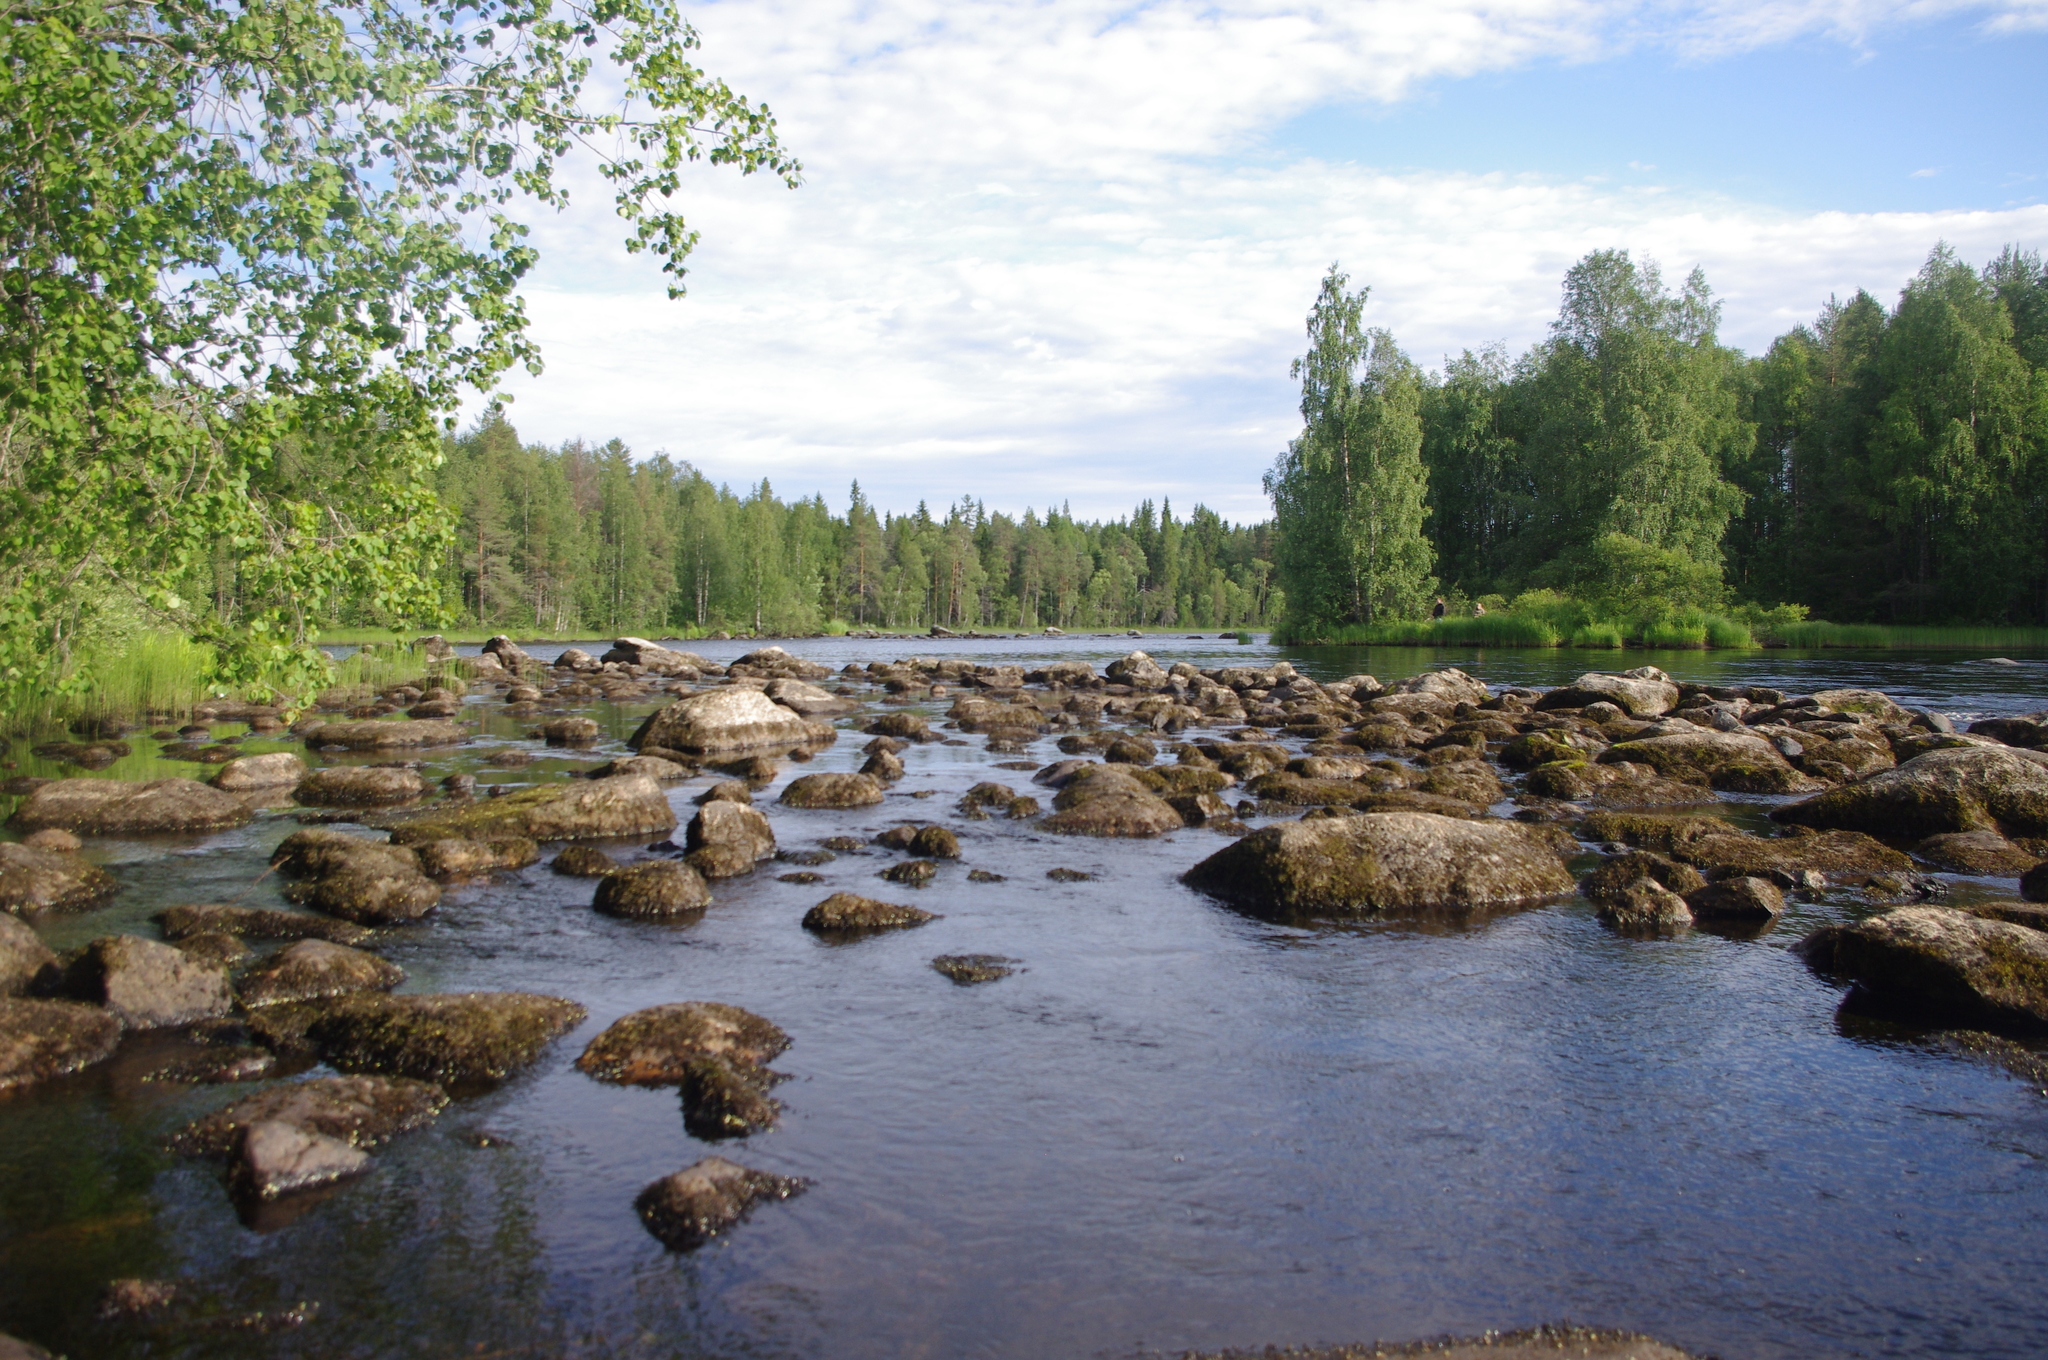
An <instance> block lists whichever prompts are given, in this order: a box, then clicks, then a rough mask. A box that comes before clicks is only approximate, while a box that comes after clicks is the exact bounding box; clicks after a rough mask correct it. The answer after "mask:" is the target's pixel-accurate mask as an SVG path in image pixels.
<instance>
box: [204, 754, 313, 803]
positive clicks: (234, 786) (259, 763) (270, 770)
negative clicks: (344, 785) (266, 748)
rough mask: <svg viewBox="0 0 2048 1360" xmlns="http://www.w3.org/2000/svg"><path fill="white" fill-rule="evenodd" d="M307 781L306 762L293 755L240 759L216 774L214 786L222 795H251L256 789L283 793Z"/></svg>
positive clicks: (226, 765) (270, 755)
mask: <svg viewBox="0 0 2048 1360" xmlns="http://www.w3.org/2000/svg"><path fill="white" fill-rule="evenodd" d="M305 777H306V762H305V761H303V760H300V759H299V758H298V757H297V756H295V755H293V754H292V753H291V752H290V751H272V752H270V753H268V754H267V755H260V756H239V757H237V758H236V759H234V760H230V761H229V762H228V763H227V764H225V765H223V766H221V767H220V769H219V770H217V771H215V772H214V776H213V786H214V787H215V788H217V789H219V790H221V791H222V792H223V793H249V792H252V791H254V790H257V789H281V788H288V787H291V786H293V785H296V784H298V783H299V782H300V781H301V780H303V779H304V778H305Z"/></svg>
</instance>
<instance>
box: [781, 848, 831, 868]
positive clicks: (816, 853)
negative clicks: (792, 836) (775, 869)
mask: <svg viewBox="0 0 2048 1360" xmlns="http://www.w3.org/2000/svg"><path fill="white" fill-rule="evenodd" d="M838 858H839V856H837V855H835V854H833V853H832V852H831V851H830V850H778V851H776V852H775V859H776V862H777V863H780V864H807V865H812V866H816V865H820V864H830V863H832V862H833V861H834V860H836V859H838Z"/></svg>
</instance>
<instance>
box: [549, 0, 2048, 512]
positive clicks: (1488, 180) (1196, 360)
mask: <svg viewBox="0 0 2048 1360" xmlns="http://www.w3.org/2000/svg"><path fill="white" fill-rule="evenodd" d="M1937 8H1938V9H1941V10H1943V11H1944V12H1950V11H1955V10H1958V9H1968V10H1969V11H1970V12H1972V13H1987V12H1989V11H1990V9H1991V7H1984V6H1976V7H1964V6H1931V5H1927V4H1888V5H1887V4H1857V3H1854V0H1841V3H1836V4H1831V5H1818V4H1776V5H1772V4H1766V5H1760V6H1745V7H1741V8H1740V11H1739V12H1738V11H1737V9H1736V8H1735V7H1732V6H1713V5H1709V6H1704V7H1702V6H1694V7H1690V8H1686V9H1680V8H1678V7H1669V6H1657V7H1651V8H1648V9H1643V8H1628V7H1622V6H1616V5H1609V4H1601V3H1594V2H1592V0H1502V3H1498V4H1481V3H1471V0H1467V2H1466V3H1463V4H1452V5H1434V4H1422V3H1413V2H1412V0H1377V2H1376V3H1373V2H1369V3H1363V4H1356V5H1345V6H1341V7H1331V8H1329V9H1327V10H1318V9H1310V8H1289V7H1284V6H1280V5H1267V4H1259V3H1238V4H1234V5H1223V6H1215V5H1197V4H1191V3H1184V2H1182V0H1165V2H1164V3H1160V4H1156V5H1151V6H1146V7H1142V8H1137V9H1128V10H1126V9H1120V8H1118V7H1116V6H1112V5H1104V4H1092V3H1086V2H1085V0H1080V2H1077V0H1060V2H1059V3H1049V4H1040V3H1023V2H1022V0H1018V2H1017V3H1009V2H1008V0H999V2H997V3H979V4H962V3H948V4H944V5H939V4H933V3H929V0H876V2H875V3H851V2H850V0H775V2H773V3H766V4H749V5H745V6H738V5H715V6H712V7H710V8H709V9H706V10H703V11H701V12H698V13H696V14H695V15H694V18H695V19H696V22H697V23H698V26H699V28H700V29H701V30H702V31H703V33H704V35H705V46H706V51H705V64H706V65H707V66H709V67H710V68H711V69H713V70H716V71H718V72H719V74H720V75H722V76H725V77H726V78H728V79H729V80H731V81H732V83H733V84H734V85H735V86H736V87H737V88H739V89H741V90H744V91H746V92H748V93H749V94H752V95H755V96H757V97H765V98H766V99H767V100H768V101H769V102H770V103H771V104H772V105H773V106H774V108H775V110H776V113H777V114H778V116H779V118H780V119H781V121H782V125H783V128H784V132H785V135H786V137H787V138H788V140H789V141H790V143H791V144H792V145H793V146H794V147H796V148H797V150H798V152H799V154H800V155H802V156H803V158H804V160H805V162H806V165H807V177H808V183H807V184H806V186H805V187H804V188H803V189H802V190H800V191H798V192H796V193H789V192H787V191H785V190H783V189H781V188H780V187H779V186H777V185H775V184H773V183H770V182H767V181H764V180H741V179H739V178H737V177H735V176H732V175H730V174H726V173H719V172H707V173H705V174H702V175H695V176H692V181H691V184H690V186H689V194H690V196H689V197H688V198H687V199H686V202H687V203H688V204H689V205H690V210H691V213H692V216H693V220H694V224H695V225H697V226H698V227H700V228H701V229H702V231H703V233H704V237H703V239H704V244H703V246H702V247H701V248H700V251H699V255H698V257H697V259H696V260H695V262H694V264H693V270H692V275H691V296H690V298H689V299H688V300H686V301H683V302H679V303H670V302H668V301H667V300H666V299H665V298H664V296H663V294H662V291H661V288H660V285H659V281H658V280H657V278H656V277H655V274H654V270H653V269H652V267H651V266H650V265H648V264H647V263H646V261H645V260H644V259H637V260H629V259H628V258H627V257H625V256H624V255H623V253H622V252H620V251H619V250H618V249H617V247H616V245H615V244H613V242H614V238H615V236H616V228H615V226H614V225H613V224H612V223H610V222H609V221H607V220H605V219H604V218H603V217H602V215H601V214H600V213H598V212H597V211H595V210H586V211H585V212H583V213H580V214H577V215H574V216H571V217H566V218H548V219H545V220H539V221H536V224H535V225H536V240H537V242H538V243H539V244H540V245H541V247H542V250H543V261H544V263H543V265H542V268H541V270H540V271H539V273H538V275H537V277H536V280H535V287H534V289H533V291H532V294H531V310H532V313H533V316H534V319H535V331H536V334H537V336H538V338H539V339H540V341H541V343H542V345H543V347H544V349H545V351H546V354H547V359H548V366H549V367H548V372H547V374H546V376H545V377H543V378H542V379H539V380H537V381H535V380H526V379H523V378H522V379H521V380H520V381H518V382H515V383H513V384H511V387H512V390H513V391H515V392H516V393H517V394H518V396H519V401H518V404H517V406H516V407H515V409H514V419H515V421H517V423H518V424H519V425H520V427H521V429H522V432H523V433H525V434H526V435H527V436H528V437H530V438H542V439H546V440H549V441H555V440H559V439H564V438H569V437H575V436H587V437H591V438H595V439H602V438H607V437H610V436H611V435H614V434H617V435H619V436H620V437H622V438H624V439H626V440H627V442H629V443H630V444H632V445H633V446H634V447H635V448H636V449H637V450H639V451H641V452H652V451H653V450H655V449H656V448H665V449H667V450H668V451H669V452H671V453H673V454H675V455H676V456H679V457H685V458H689V459H691V460H692V461H693V462H696V463H697V464H698V465H699V466H701V467H703V468H704V469H705V470H706V471H707V472H708V473H710V474H711V475H713V476H715V477H718V478H720V479H725V480H731V481H733V482H735V483H738V482H746V481H751V480H753V479H755V478H757V477H760V476H763V475H766V476H768V477H770V478H772V479H773V480H774V481H775V483H776V485H777V487H778V489H779V490H781V491H782V492H784V493H808V492H810V491H812V490H824V491H826V492H827V494H828V495H829V496H831V497H832V498H833V499H834V500H835V501H838V500H840V499H842V498H843V495H844V491H845V486H846V483H847V482H848V481H849V480H850V479H851V478H853V477H855V476H858V477H859V478H860V479H861V481H862V483H863V486H864V487H866V488H867V489H869V490H870V491H871V493H873V494H874V495H875V498H876V499H877V501H878V502H879V503H880V504H882V505H885V506H893V507H896V508H906V507H908V506H909V505H911V504H913V503H914V502H915V501H916V500H917V499H919V498H921V497H923V498H929V499H931V500H933V501H934V502H942V501H945V500H948V499H950V498H953V497H957V496H958V495H961V494H963V493H970V492H971V493H977V494H981V495H984V496H986V497H987V498H988V499H989V501H990V502H991V503H992V504H998V505H1001V506H1004V507H1006V508H1012V509H1015V508H1020V507H1021V506H1023V505H1024V504H1027V503H1028V504H1032V505H1043V504H1046V503H1048V502H1057V501H1062V500H1070V501H1072V503H1073V504H1074V508H1075V509H1076V510H1077V511H1082V512H1085V513H1089V514H1100V513H1119V512H1121V511H1122V510H1125V509H1128V507H1129V506H1130V505H1131V504H1132V503H1133V502H1134V501H1135V500H1137V499H1138V498H1139V497H1141V496H1146V495H1150V496H1153V497H1157V496H1160V495H1168V496H1171V498H1172V499H1173V500H1174V501H1175V503H1176V504H1177V505H1178V506H1179V507H1181V508H1182V509H1185V508H1186V507H1187V506H1188V505H1190V504H1191V503H1192V502H1193V501H1195V500H1197V499H1200V500H1205V501H1207V502H1208V503H1209V504H1211V505H1213V506H1215V507H1217V508H1218V509H1220V510H1223V511H1224V512H1225V513H1227V514H1230V515H1232V516H1233V517H1238V518H1250V517H1260V516H1263V515H1264V513H1265V506H1264V501H1263V498H1262V497H1261V495H1260V493H1259V487H1258V476H1259V473H1260V471H1261V470H1262V469H1263V468H1264V467H1265V466H1266V464H1267V463H1268V462H1269V461H1270V459H1271V457H1272V455H1273V454H1274V452H1276V451H1277V450H1278V449H1279V448H1280V447H1281V445H1282V444H1283V443H1284V442H1285V440H1286V439H1287V437H1288V436H1289V434H1290V433H1291V432H1292V426H1293V424H1294V417H1293V410H1292V403H1293V395H1292V392H1291V391H1290V388H1289V384H1288V382H1287V379H1286V365H1287V360H1288V358H1289V356H1290V355H1291V354H1292V353H1293V352H1294V351H1295V350H1296V349H1297V348H1298V343H1299V336H1300V327H1301V318H1302V314H1303V312H1304V311H1305V310H1306V307H1307V304H1308V301H1309V300H1310V298H1311V297H1312V295H1313V293H1314V290H1315V287H1316V282H1317V279H1318V277H1319V276H1320V273H1321V271H1322V269H1323V267H1324V266H1326V265H1327V264H1328V263H1329V262H1330V261H1331V260H1332V259H1341V260H1342V261H1343V263H1344V265H1345V267H1346V268H1347V269H1348V270H1349V271H1350V272H1351V273H1352V275H1353V277H1354V279H1355V280H1356V281H1358V282H1365V283H1371V284H1372V285H1373V286H1374V294H1373V306H1372V309H1371V315H1372V316H1373V319H1374V320H1375V322H1376V323H1377V324H1383V325H1388V326H1391V327H1392V328H1393V329H1394V331H1395V333H1396V334H1397V335H1398V336H1399V337H1400V339H1401V340H1402V342H1403V343H1404V344H1405V345H1406V346H1407V347H1408V348H1409V349H1410V351H1411V352H1413V353H1414V354H1415V355H1416V356H1417V357H1418V358H1419V359H1422V360H1423V361H1424V362H1427V363H1434V362H1435V361H1436V359H1437V358H1438V357H1439V356H1440V355H1441V354H1442V353H1443V352H1444V351H1445V350H1447V349H1455V348H1458V347H1461V346H1464V345H1477V344H1482V343H1485V342H1486V341H1488V340H1492V339H1506V340H1508V341H1509V342H1510V344H1511V345H1513V346H1516V347H1519V346H1521V345H1524V344H1526V343H1528V342H1529V341H1530V340H1533V339H1535V338H1537V337H1539V336H1540V335H1541V334H1542V331H1543V328H1544V326H1545V325H1546V323H1547V322H1548V320H1549V318H1550V316H1551V315H1552V314H1553V312H1554V311H1555V305H1556V289H1557V283H1558V279H1559V277H1560V275H1561V274H1562V273H1563V271H1564V269H1565V268H1566V267H1567V266H1568V265H1569V264H1570V263H1571V262H1572V260H1574V259H1576V258H1577V257H1578V256H1579V255H1581V254H1583V253H1584V252H1585V251H1586V250H1589V249H1592V248H1595V247H1599V246H1607V245H1623V246H1628V247H1630V248H1632V249H1635V250H1637V251H1638V252H1639V253H1643V254H1649V255H1654V256H1657V257H1658V258H1660V259H1661V260H1662V261H1663V262H1664V263H1665V265H1666V266H1667V268H1668V269H1669V270H1671V271H1673V272H1682V271H1683V270H1684V269H1686V268H1689V267H1690V266H1691V265H1692V264H1694V263H1696V262H1697V263H1702V264H1704V265H1705V266H1706V268H1707V271H1708V274H1709V277H1710V278H1711V279H1712V281H1713V282H1714V284H1715V285H1716V287H1717V288H1718V289H1720V290H1721V291H1722V293H1723V295H1724V297H1725V298H1726V301H1727V320H1728V324H1727V330H1728V332H1729V334H1730V336H1731V338H1732V339H1734V340H1735V341H1736V342H1738V343H1742V344H1744V345H1747V346H1751V347H1757V346H1760V345H1761V344H1764V343H1767V342H1768V340H1769V338H1770V336H1771V335H1773V334H1776V333H1777V332H1778V331H1781V330H1783V329H1784V328H1785V327H1786V326H1788V325H1790V324H1792V323H1793V322H1795V321H1798V320H1803V319H1807V318H1808V317H1810V316H1811V314H1812V312H1813V311H1814V310H1815V309H1816V308H1817V307H1818V305H1819V304H1820V303H1821V301H1822V300H1824V299H1825V298H1826V296H1827V295H1828V294H1829V293H1830V292H1845V291H1849V290H1853V289H1854V288H1855V287H1857V286H1859V285H1866V286H1871V287H1873V288H1880V289H1891V288H1895V287H1896V286H1897V284H1898V283H1900V282H1902V281H1903V280H1904V278H1905V277H1906V276H1907V275H1909V274H1910V273H1911V272H1912V270H1913V269H1915V268H1917V266H1918V264H1919V262H1920V260H1921V259H1922V258H1923V257H1924V255H1925V254H1926V251H1927V249H1928V247H1929V246H1930V245H1931V244H1932V243H1933V242H1934V241H1935V239H1937V238H1938V237H1940V238H1946V239H1948V240H1950V241H1951V242H1953V243H1954V244H1956V245H1957V246H1958V248H1960V249H1962V250H1963V251H1964V252H1965V254H1966V255H1983V254H1986V253H1988V252H1989V251H1991V250H1993V249H1995V248H1996V246H1997V245H1998V244H2001V243H2002V242H2004V241H2006V240H2009V239H2035V240H2037V239H2039V238H2040V237H2041V236H2042V235H2044V234H2048V209H2036V208H2026V209H2017V210H2014V211H2011V212H2007V213H1951V214H1880V215H1870V214H1864V215H1852V214H1820V215H1792V214H1786V213H1780V212H1776V211H1774V210H1771V209H1769V208H1767V207H1759V206H1756V205H1749V204H1742V203H1737V202H1731V201H1723V200H1714V199H1701V198H1699V197H1697V196H1687V195H1681V194H1678V193H1674V192H1670V191H1667V190H1662V189H1659V188H1657V187H1654V186H1645V187H1638V188H1626V187H1618V186H1609V185H1597V184H1590V183H1558V182H1547V181H1543V180H1538V179H1535V178H1517V177H1511V176H1469V175H1454V174H1437V173H1427V172H1420V173H1410V174H1400V175H1395V174H1387V173H1382V172H1378V171H1375V170H1373V169H1372V168H1370V167H1361V166H1352V165H1342V166H1339V165H1327V164H1321V163H1316V162H1311V161H1298V162H1295V163H1276V162H1273V161H1271V160H1270V159H1269V158H1262V157H1261V156H1260V154H1259V153H1257V152H1256V150H1255V146H1256V142H1257V139H1258V137H1259V135H1260V134H1262V133H1263V132H1264V131H1265V130H1266V129H1267V128H1269V127H1271V126H1272V125H1273V124H1274V123H1275V122H1277V121H1279V120H1281V119H1284V118H1287V117H1289V116H1292V115H1293V114H1295V113H1298V112H1301V111H1302V110H1304V109H1307V108H1310V107H1313V106H1315V105H1317V104H1319V103H1323V102H1327V101H1330V100H1335V99H1371V100H1392V99H1398V98H1401V97H1403V96H1404V95H1406V94H1408V93H1411V92H1412V91H1414V90H1415V89H1416V88H1417V87H1418V86H1419V85H1420V84H1422V83H1423V82H1427V81H1436V80H1442V79H1446V78H1455V77H1459V76H1465V75H1470V74H1474V73H1477V72H1483V71H1487V70H1497V69H1502V68H1505V67H1508V66H1512V65H1516V64H1519V63H1525V62H1529V61H1537V60H1551V61H1575V60H1585V59H1591V58H1594V57H1596V56H1599V55H1601V54H1602V53H1604V52H1609V51H1614V50H1618V49H1620V48H1622V47H1625V46H1627V45H1630V44H1638V43H1643V42H1653V41H1654V42H1658V43H1663V44H1666V45H1670V46H1676V47H1701V46H1702V45H1703V44H1704V43H1705V39H1704V38H1702V37H1701V36H1700V35H1701V34H1704V33H1708V32H1709V31H1711V32H1712V33H1713V35H1714V38H1713V41H1715V42H1722V43H1726V42H1734V41H1751V42H1766V41H1779V40H1782V38H1783V37H1784V36H1785V35H1787V34H1794V33H1800V32H1820V33H1826V34H1831V35H1835V36H1841V35H1845V34H1852V33H1853V34H1864V33H1867V32H1869V31H1871V30H1872V29H1873V28H1875V27H1880V26H1882V25H1885V24H1890V23H1896V22H1901V21H1902V20H1905V19H1911V18H1915V17H1919V16H1922V15H1923V14H1924V13H1926V12H1930V11H1932V10H1934V9H1937ZM2028 8H2029V7H2028V6H2006V7H2002V8H2000V9H1999V11H1998V13H1999V14H2001V15H2005V16H2008V17H2009V16H2011V15H2015V14H2019V13H2021V12H2022V11H2023V10H2026V9H2028ZM1745 33H1746V34H1750V35H1752V36H1751V37H1748V38H1743V37H1742V36H1741V35H1742V34H1745ZM593 189H594V186H593ZM582 201H583V202H585V203H601V202H602V201H603V196H602V194H601V192H585V193H584V194H583V196H582Z"/></svg>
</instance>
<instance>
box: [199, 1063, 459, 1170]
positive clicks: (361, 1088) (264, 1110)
mask: <svg viewBox="0 0 2048 1360" xmlns="http://www.w3.org/2000/svg"><path fill="white" fill-rule="evenodd" d="M447 1105H448V1093H447V1092H446V1091H444V1090H442V1089H441V1088H440V1087H439V1086H438V1085H436V1084H434V1083H433V1082H430V1081H412V1080H408V1079H406V1078H402V1077H312V1078H309V1079H307V1080H305V1081H294V1082H287V1083H285V1084H283V1085H280V1086H273V1087H271V1088H270V1089H269V1090H266V1091H258V1092H257V1093H256V1094H254V1095H249V1096H244V1097H242V1098H241V1099H240V1100H237V1101H235V1102H233V1103H232V1104H229V1105H226V1106H223V1107H222V1108H221V1109H218V1110H215V1111H213V1112H212V1113H211V1114H206V1115H201V1116H200V1117H199V1118H197V1119H195V1120H193V1121H192V1122H191V1123H190V1124H187V1125H186V1126H185V1127H184V1128H183V1129H182V1130H180V1131H179V1132H178V1133H176V1134H174V1135H172V1137H171V1139H170V1140H169V1144H168V1146H169V1149H170V1150H171V1151H172V1152H177V1153H182V1154H183V1155H185V1156H188V1157H226V1156H228V1155H230V1154H231V1153H232V1152H233V1151H234V1149H235V1145H236V1143H237V1142H238V1141H239V1139H240V1138H241V1135H242V1131H243V1130H244V1129H246V1128H247V1127H248V1126H249V1125H251V1124H256V1123H261V1122H265V1121H276V1122H281V1123H285V1124H289V1125H291V1126H293V1127H294V1128H302V1129H308V1130H310V1131H312V1132H314V1133H318V1134H324V1135H325V1136H327V1137H329V1138H339V1139H341V1140H342V1141H344V1142H346V1143H349V1144H351V1145H352V1146H355V1147H373V1146H375V1145H376V1144H378V1143H381V1142H384V1141H385V1140H386V1139H389V1138H392V1137H394V1136H396V1135H398V1134H401V1133H406V1132H408V1131H410V1130H412V1129H416V1128H420V1127H422V1126H424V1125H426V1124H428V1123H431V1122H432V1121H433V1119H434V1117H435V1116H437V1115H439V1114H440V1113H441V1111H442V1110H443V1109H445V1108H447Z"/></svg>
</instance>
